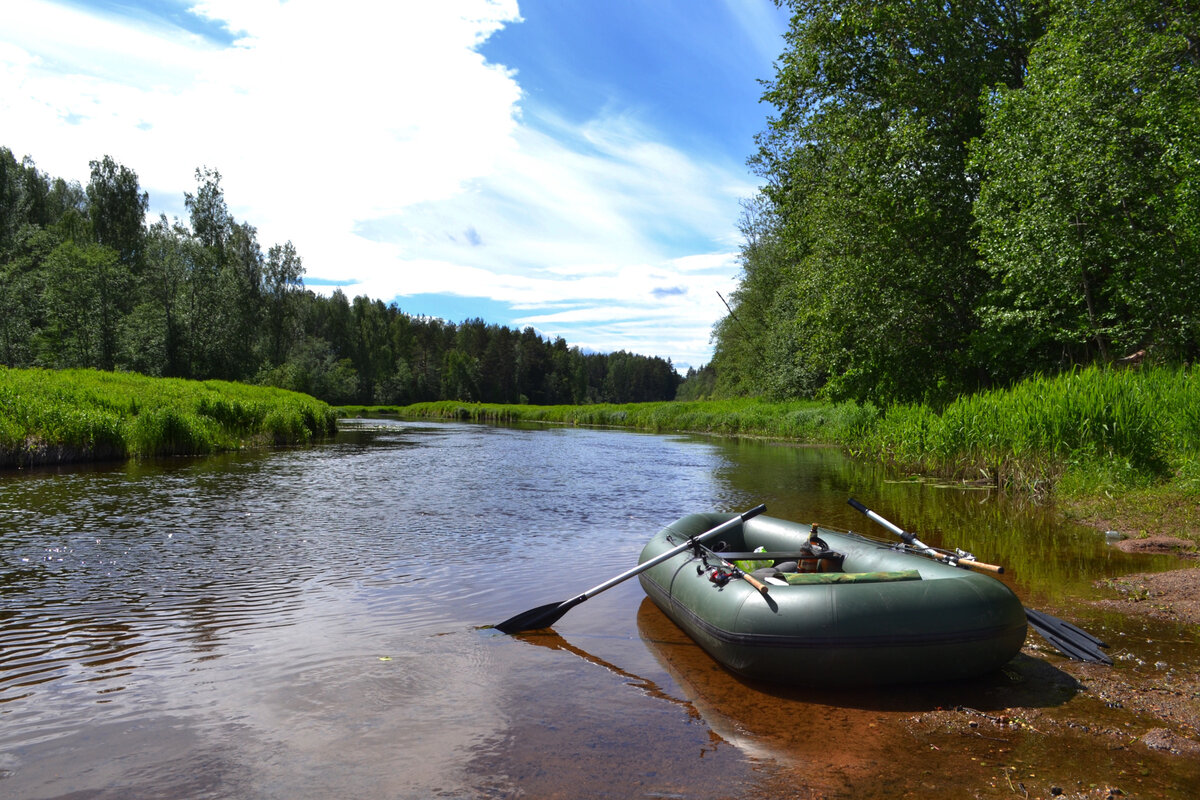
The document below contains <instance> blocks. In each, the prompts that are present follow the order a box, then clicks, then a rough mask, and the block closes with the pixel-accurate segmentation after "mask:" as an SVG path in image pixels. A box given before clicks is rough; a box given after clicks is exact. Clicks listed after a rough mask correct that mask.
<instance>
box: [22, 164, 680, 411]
mask: <svg viewBox="0 0 1200 800" xmlns="http://www.w3.org/2000/svg"><path fill="white" fill-rule="evenodd" d="M90 166H91V177H90V180H89V181H88V184H87V185H86V186H81V185H80V184H79V183H78V182H74V181H66V180H64V179H62V178H57V177H52V176H50V175H47V174H45V173H43V172H42V171H40V170H39V169H38V168H37V166H36V163H35V162H34V161H33V159H32V158H31V157H29V156H25V157H23V158H22V159H21V160H20V161H18V160H17V159H16V157H15V155H14V154H13V153H12V151H11V150H9V149H8V148H5V147H0V307H3V309H4V314H3V315H2V316H0V364H2V365H5V366H9V367H31V366H40V367H48V368H54V369H66V368H82V367H91V368H96V369H101V370H117V371H128V372H137V373H141V374H144V375H149V376H155V377H178V378H192V379H200V380H207V379H220V380H227V381H240V382H247V383H255V384H260V385H266V386H275V387H279V388H284V389H290V390H293V391H299V392H304V393H306V394H310V395H313V396H314V397H317V398H319V399H321V400H325V401H326V402H329V403H333V404H348V403H360V404H372V405H404V404H409V403H415V402H423V401H435V400H462V401H476V402H490V403H513V404H520V403H534V404H544V405H553V404H578V403H596V402H614V403H629V402H644V401H651V400H670V399H673V398H674V396H675V391H676V388H677V386H678V385H679V383H680V382H681V381H682V378H681V377H680V376H679V374H678V373H677V372H676V370H675V368H674V366H673V365H672V364H671V362H670V361H669V360H664V359H661V358H657V357H647V356H642V355H634V354H630V353H626V352H624V351H619V352H615V353H585V352H582V351H581V350H580V349H579V348H578V347H570V346H568V345H567V343H566V342H565V341H564V340H563V339H562V338H557V339H555V340H553V341H550V340H548V339H547V338H545V337H543V336H542V335H540V334H539V333H538V332H537V331H536V330H534V329H533V328H525V329H524V330H522V331H518V330H514V329H510V328H506V327H503V326H500V325H495V324H488V323H485V322H484V321H483V320H480V319H468V320H465V321H462V322H460V323H453V322H449V321H446V320H442V319H438V318H431V317H424V316H412V315H408V314H405V313H404V312H403V311H402V310H401V309H400V308H399V307H398V306H397V305H396V303H391V304H385V303H384V302H383V301H381V300H378V299H371V298H368V297H355V298H354V299H353V300H351V299H350V298H348V297H346V295H345V294H344V293H343V292H342V291H341V290H340V289H339V290H337V291H335V292H334V293H333V295H332V296H330V297H324V296H321V295H318V294H316V293H314V292H312V291H310V290H307V289H306V288H305V286H304V277H303V276H304V266H303V262H302V259H301V256H300V254H299V253H298V252H297V251H296V248H295V247H294V246H293V245H292V243H291V242H290V241H289V242H286V243H284V244H276V245H272V246H270V247H268V248H267V250H266V252H265V254H264V252H263V247H262V246H261V245H260V244H259V242H258V239H257V233H256V230H255V228H254V227H253V226H252V225H250V224H249V223H247V222H241V221H238V220H236V219H234V218H233V217H232V216H231V215H230V213H229V209H228V205H227V203H226V200H225V195H224V192H223V190H222V188H221V175H220V173H219V172H218V171H216V170H213V169H208V168H202V169H197V170H196V181H197V188H196V192H195V193H194V194H192V193H188V194H186V195H185V198H184V201H185V207H186V209H187V212H188V215H189V218H188V219H187V220H186V221H181V220H178V219H175V220H168V219H167V218H166V217H165V216H163V217H160V219H158V220H157V221H155V222H153V223H151V224H149V225H147V224H146V212H147V209H148V206H149V197H148V195H147V194H146V192H144V191H142V189H141V188H140V186H139V183H138V177H137V173H136V172H135V171H133V170H132V169H131V168H129V167H127V166H125V165H122V164H119V163H117V162H116V161H114V160H113V159H112V158H110V157H108V156H105V157H103V158H101V159H98V160H96V161H92V162H90Z"/></svg>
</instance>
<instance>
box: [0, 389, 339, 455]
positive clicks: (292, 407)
mask: <svg viewBox="0 0 1200 800" xmlns="http://www.w3.org/2000/svg"><path fill="white" fill-rule="evenodd" d="M335 429H336V414H335V413H334V411H333V409H331V408H330V407H329V406H328V405H326V404H325V403H322V402H320V401H318V400H315V399H313V398H311V397H309V396H307V395H302V394H297V393H295V392H288V391H284V390H281V389H271V388H266V387H259V386H247V385H244V384H238V383H228V382H225V381H187V380H180V379H175V378H147V377H145V376H142V375H134V374H129V373H112V372H100V371H97V370H62V371H52V370H41V369H9V368H7V367H0V467H5V468H12V467H20V466H32V465H37V464H55V463H65V462H70V461H103V460H112V459H122V458H143V457H150V456H159V455H198V454H204V453H215V452H221V451H228V450H236V449H238V448H241V447H247V446H257V445H268V444H296V443H303V442H308V441H311V440H313V439H317V438H321V437H323V436H328V435H330V434H332V433H333V432H334V431H335Z"/></svg>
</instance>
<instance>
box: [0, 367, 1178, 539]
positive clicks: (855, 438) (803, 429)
mask: <svg viewBox="0 0 1200 800" xmlns="http://www.w3.org/2000/svg"><path fill="white" fill-rule="evenodd" d="M379 414H390V415H396V416H400V417H404V418H412V419H442V420H446V419H453V420H464V421H472V422H498V423H540V424H560V425H586V426H595V427H617V428H625V429H631V430H640V431H648V432H655V433H667V432H671V433H700V434H713V435H722V436H743V437H757V438H766V439H773V440H779V441H784V442H794V443H799V444H811V445H828V446H836V447H841V448H842V449H844V450H845V451H846V452H847V453H848V454H850V455H851V456H853V457H855V458H860V459H867V460H873V461H877V462H879V463H882V464H884V465H885V466H887V467H888V468H889V469H891V470H892V471H894V472H896V473H898V474H904V475H909V476H914V477H919V478H932V479H937V480H941V481H946V482H958V483H962V484H964V485H971V486H993V487H995V488H997V489H999V490H1001V491H1004V492H1008V493H1011V494H1015V495H1021V496H1028V497H1031V498H1034V499H1036V500H1039V501H1042V500H1047V499H1049V498H1051V497H1053V499H1054V501H1055V502H1056V503H1057V504H1058V505H1059V506H1060V508H1061V509H1062V510H1063V512H1064V513H1065V514H1066V515H1067V516H1068V517H1070V518H1073V519H1075V520H1076V521H1078V522H1080V523H1082V524H1088V525H1092V526H1094V527H1099V528H1102V529H1104V530H1117V531H1120V532H1121V533H1123V534H1125V535H1126V536H1127V537H1130V538H1135V539H1136V538H1146V537H1150V536H1173V537H1177V538H1180V539H1183V540H1186V541H1188V542H1190V543H1192V545H1193V547H1194V546H1196V545H1200V375H1198V374H1197V372H1196V370H1195V369H1193V368H1190V367H1180V368H1174V369H1169V368H1151V367H1147V368H1143V369H1125V370H1114V369H1102V368H1088V369H1080V370H1076V371H1074V372H1071V373H1067V374H1063V375H1058V376H1055V377H1037V378H1032V379H1029V380H1026V381H1022V382H1020V383H1018V384H1016V385H1015V386H1013V387H1012V388H1009V389H1004V390H994V391H988V392H982V393H979V394H974V395H967V396H963V397H960V398H958V399H956V400H954V401H953V402H951V403H949V404H948V405H946V406H945V407H943V408H934V407H931V406H930V405H926V404H895V405H891V406H887V407H885V408H880V407H877V406H875V405H873V404H871V403H856V402H853V401H846V402H837V403H834V402H822V401H815V400H813V401H780V402H773V401H767V400H760V399H752V398H741V399H728V400H690V401H685V400H676V401H666V402H651V403H629V404H588V405H555V406H538V405H502V404H489V403H471V402H456V401H440V402H430V403H416V404H413V405H406V406H357V405H354V406H339V407H336V408H335V407H331V406H329V405H327V404H326V403H324V402H322V401H319V400H316V399H314V398H312V397H309V396H308V395H304V394H300V393H297V392H291V391H287V390H283V389H276V388H271V387H261V386H251V385H247V384H241V383H232V382H226V381H215V380H210V381H193V380H185V379H177V378H150V377H145V376H142V375H137V374H134V373H117V372H102V371H98V370H91V369H79V370H61V371H54V370H44V369H12V368H7V367H0V468H6V469H11V468H21V467H31V466H46V465H55V464H65V463H72V462H86V461H112V460H121V459H130V458H132V459H140V458H153V457H158V456H171V455H205V454H211V453H217V452H227V451H232V450H238V449H242V448H246V447H266V446H273V445H294V444H307V443H310V442H313V441H317V440H320V439H322V438H325V437H328V436H331V435H333V434H334V433H335V432H336V429H337V418H338V417H339V416H343V417H348V416H372V415H379Z"/></svg>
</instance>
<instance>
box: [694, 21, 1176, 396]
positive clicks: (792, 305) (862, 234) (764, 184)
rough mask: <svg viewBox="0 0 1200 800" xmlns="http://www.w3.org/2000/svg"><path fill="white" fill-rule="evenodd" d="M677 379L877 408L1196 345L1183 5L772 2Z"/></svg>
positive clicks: (718, 391) (713, 390)
mask: <svg viewBox="0 0 1200 800" xmlns="http://www.w3.org/2000/svg"><path fill="white" fill-rule="evenodd" d="M780 4H781V5H786V6H788V7H790V10H791V11H792V16H791V22H790V27H789V29H788V31H787V33H786V35H785V49H784V51H783V53H782V55H781V56H780V58H779V59H778V61H777V62H776V69H775V74H774V76H773V78H771V79H770V80H767V81H764V83H763V86H764V94H763V99H764V101H765V102H766V103H768V104H769V105H770V106H771V108H772V109H773V111H772V113H771V114H770V116H769V119H768V122H767V126H766V128H765V130H763V131H762V132H761V133H760V134H759V136H758V137H757V151H756V152H755V153H754V155H753V156H752V157H751V160H750V161H751V165H752V167H753V169H754V170H755V172H756V174H757V175H758V176H759V178H760V181H761V189H760V191H759V192H758V194H757V195H756V196H754V197H753V198H750V199H749V200H747V201H746V202H745V204H744V213H743V216H742V218H741V220H740V223H741V230H742V233H743V237H744V243H743V246H742V253H741V255H742V266H743V273H742V275H741V279H740V284H739V288H738V290H737V292H736V293H735V294H734V296H733V298H731V307H732V311H731V313H730V315H729V316H727V317H725V318H724V319H722V320H721V321H720V322H719V323H718V325H717V327H716V329H715V332H714V341H715V352H714V356H713V359H712V362H711V364H709V365H708V366H707V367H706V369H704V370H701V371H700V372H698V373H696V374H695V375H694V376H692V380H690V381H689V383H688V384H687V385H685V386H684V387H683V388H682V390H681V395H682V394H687V395H689V396H704V395H709V396H726V397H729V396H761V397H770V398H774V399H780V400H783V399H790V398H809V397H815V398H820V399H827V400H835V401H836V400H846V399H849V400H857V401H872V402H875V403H877V404H880V405H887V404H891V403H897V402H901V403H907V402H926V403H929V404H931V405H932V406H933V407H935V408H940V407H943V406H944V405H945V404H946V403H948V402H950V401H951V400H953V399H954V398H955V397H959V396H963V395H968V394H971V393H973V392H976V391H979V390H984V389H989V388H1003V387H1007V386H1012V385H1014V384H1015V383H1016V382H1018V381H1020V380H1022V379H1025V378H1029V377H1031V376H1036V375H1052V374H1058V373H1063V372H1070V371H1072V370H1074V369H1077V368H1079V367H1081V366H1090V365H1100V366H1103V365H1112V364H1128V363H1134V362H1140V361H1145V362H1148V363H1158V364H1162V365H1180V364H1188V363H1193V362H1195V360H1196V358H1197V356H1200V314H1198V311H1200V5H1197V4H1196V3H1195V2H1193V0H1106V1H1105V2H1097V1H1096V0H1014V2H1003V3H998V2H993V1H992V0H964V2H954V3H950V2H928V1H918V2H913V1H912V0H837V1H836V2H833V1H832V0H786V2H784V1H783V0H780Z"/></svg>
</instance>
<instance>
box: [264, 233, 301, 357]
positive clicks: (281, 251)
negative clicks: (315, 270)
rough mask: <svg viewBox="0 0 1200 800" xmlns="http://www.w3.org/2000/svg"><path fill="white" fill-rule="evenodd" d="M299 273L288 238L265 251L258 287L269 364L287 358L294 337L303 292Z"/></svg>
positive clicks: (297, 259) (295, 256)
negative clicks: (263, 304)
mask: <svg viewBox="0 0 1200 800" xmlns="http://www.w3.org/2000/svg"><path fill="white" fill-rule="evenodd" d="M303 275H304V264H303V262H302V261H301V259H300V256H299V255H298V254H297V253H296V248H295V247H294V246H293V245H292V243H291V242H290V241H289V242H287V243H286V244H282V245H275V246H274V247H272V248H271V249H270V250H269V251H268V252H267V261H266V267H265V268H264V269H263V272H262V290H263V294H264V296H265V298H266V323H267V342H268V344H267V358H268V360H269V361H270V363H271V364H282V363H283V362H284V361H285V360H287V355H288V348H289V346H290V345H291V343H292V342H293V341H295V339H296V333H295V330H294V329H293V324H294V323H295V321H296V318H297V314H298V307H297V303H298V300H299V298H300V296H301V293H302V292H303V291H304V281H303Z"/></svg>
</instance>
